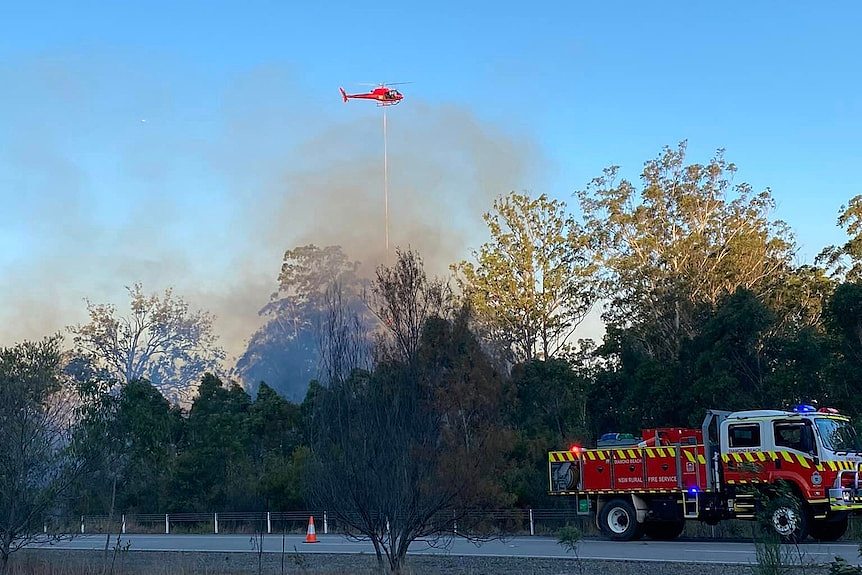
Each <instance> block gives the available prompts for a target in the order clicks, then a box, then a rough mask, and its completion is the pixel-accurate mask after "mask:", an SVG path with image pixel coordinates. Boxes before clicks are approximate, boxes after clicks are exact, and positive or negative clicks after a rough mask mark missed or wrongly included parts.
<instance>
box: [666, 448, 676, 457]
mask: <svg viewBox="0 0 862 575" xmlns="http://www.w3.org/2000/svg"><path fill="white" fill-rule="evenodd" d="M667 452H668V454H669V455H670V456H671V457H676V448H675V447H668V448H667Z"/></svg>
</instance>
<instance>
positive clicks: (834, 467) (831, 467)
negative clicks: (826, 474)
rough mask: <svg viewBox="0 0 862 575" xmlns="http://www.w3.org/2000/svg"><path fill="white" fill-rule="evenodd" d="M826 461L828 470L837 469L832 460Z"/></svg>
mask: <svg viewBox="0 0 862 575" xmlns="http://www.w3.org/2000/svg"><path fill="white" fill-rule="evenodd" d="M826 463H827V464H828V465H829V470H830V471H837V470H838V467H837V466H836V465H835V462H834V461H827V462H826Z"/></svg>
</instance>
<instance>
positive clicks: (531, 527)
mask: <svg viewBox="0 0 862 575" xmlns="http://www.w3.org/2000/svg"><path fill="white" fill-rule="evenodd" d="M535 534H536V529H535V528H534V527H533V510H532V509H530V535H535Z"/></svg>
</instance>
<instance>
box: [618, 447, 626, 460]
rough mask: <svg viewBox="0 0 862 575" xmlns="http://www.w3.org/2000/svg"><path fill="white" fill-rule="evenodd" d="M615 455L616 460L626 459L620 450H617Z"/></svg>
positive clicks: (623, 452)
mask: <svg viewBox="0 0 862 575" xmlns="http://www.w3.org/2000/svg"><path fill="white" fill-rule="evenodd" d="M616 454H617V459H625V458H626V453H625V451H623V450H622V449H617V450H616Z"/></svg>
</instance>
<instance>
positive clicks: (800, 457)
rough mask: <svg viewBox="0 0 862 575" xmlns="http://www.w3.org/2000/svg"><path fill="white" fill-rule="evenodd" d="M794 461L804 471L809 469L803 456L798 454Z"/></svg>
mask: <svg viewBox="0 0 862 575" xmlns="http://www.w3.org/2000/svg"><path fill="white" fill-rule="evenodd" d="M796 459H797V460H798V461H799V465H801V466H802V467H804V468H805V469H810V468H811V466H810V465H808V461H807V460H806V459H805V458H804V457H803V456H801V455H799V454H798V453H797V454H796Z"/></svg>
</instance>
